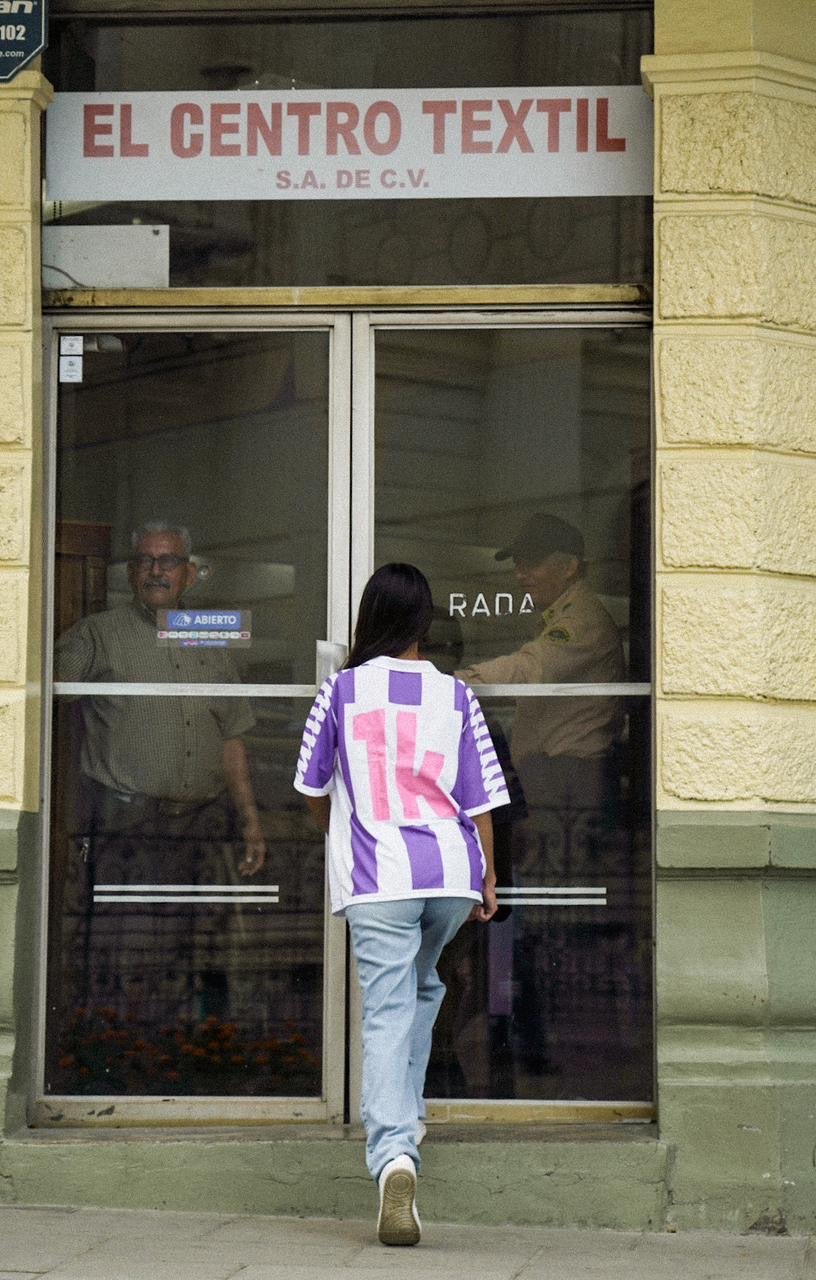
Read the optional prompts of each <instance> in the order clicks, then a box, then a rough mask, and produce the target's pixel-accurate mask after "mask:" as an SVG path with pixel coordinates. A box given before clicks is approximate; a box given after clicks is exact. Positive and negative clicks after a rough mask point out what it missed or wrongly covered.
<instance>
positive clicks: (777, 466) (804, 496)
mask: <svg viewBox="0 0 816 1280" xmlns="http://www.w3.org/2000/svg"><path fill="white" fill-rule="evenodd" d="M660 491H661V499H660V501H661V508H660V512H661V527H660V546H661V553H662V557H663V561H664V563H665V564H667V565H672V566H676V567H681V566H711V567H715V568H743V569H765V570H768V571H769V572H773V573H797V574H808V575H810V574H813V575H816V463H813V462H811V460H810V459H802V460H799V461H797V460H788V459H785V460H782V459H780V458H777V457H774V456H773V455H767V454H766V455H757V456H756V457H755V458H743V457H741V456H738V457H734V456H733V455H727V454H723V453H718V454H715V455H712V457H711V458H706V459H701V458H700V457H699V456H696V457H695V458H693V459H692V458H689V457H685V458H677V459H675V460H673V461H671V462H669V461H667V462H664V463H663V465H662V466H661V468H660Z"/></svg>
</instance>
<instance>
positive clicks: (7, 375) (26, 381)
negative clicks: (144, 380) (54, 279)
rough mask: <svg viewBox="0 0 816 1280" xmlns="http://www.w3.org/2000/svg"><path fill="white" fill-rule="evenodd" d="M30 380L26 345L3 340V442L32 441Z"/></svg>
mask: <svg viewBox="0 0 816 1280" xmlns="http://www.w3.org/2000/svg"><path fill="white" fill-rule="evenodd" d="M0 118H2V117H0ZM31 377H32V373H31V354H30V350H29V349H28V347H27V345H26V343H24V342H20V341H18V340H17V339H13V338H9V337H3V336H0V442H4V443H8V444H26V443H28V441H29V439H30V424H31V411H30V403H31V389H30V383H31Z"/></svg>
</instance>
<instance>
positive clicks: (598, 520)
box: [375, 328, 650, 683]
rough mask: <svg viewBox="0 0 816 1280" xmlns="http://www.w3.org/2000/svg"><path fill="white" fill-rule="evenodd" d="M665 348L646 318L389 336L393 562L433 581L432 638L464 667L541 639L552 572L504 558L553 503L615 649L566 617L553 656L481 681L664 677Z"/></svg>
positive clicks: (386, 407) (380, 487)
mask: <svg viewBox="0 0 816 1280" xmlns="http://www.w3.org/2000/svg"><path fill="white" fill-rule="evenodd" d="M649 342H650V335H649V333H648V331H647V330H645V329H637V328H629V329H614V330H609V329H541V328H539V329H532V328H531V329H494V330H487V331H477V330H464V329H426V330H413V331H410V332H406V331H396V330H395V331H382V330H381V331H378V333H377V336H376V389H375V412H376V448H377V457H376V485H377V489H376V552H375V555H376V560H377V563H378V564H381V563H384V562H385V561H388V560H408V561H411V562H413V563H415V564H417V565H419V566H420V568H422V570H423V571H424V572H425V574H426V575H427V576H428V578H429V580H430V582H431V586H432V588H433V593H434V599H435V602H436V604H437V609H438V615H439V616H438V619H437V624H436V626H435V627H434V631H433V633H432V636H431V643H432V645H433V644H438V645H441V646H443V647H447V649H448V652H449V654H450V655H451V657H452V658H453V659H454V665H455V666H456V667H459V668H471V667H473V665H474V664H478V663H482V662H486V661H488V660H495V659H496V658H499V657H501V656H503V655H508V654H512V653H514V652H515V651H516V650H518V649H519V648H521V646H522V645H524V644H525V643H526V642H528V641H531V640H535V639H536V638H537V637H538V636H540V634H541V632H542V616H541V615H542V610H543V611H546V610H547V608H548V607H549V605H550V604H551V603H552V599H551V598H550V597H551V590H550V586H549V584H546V583H545V584H541V583H538V585H536V581H535V575H534V576H533V580H531V579H530V577H529V574H525V573H524V572H523V571H522V570H521V569H519V567H518V565H517V563H516V561H515V560H514V558H513V556H512V555H509V554H508V555H506V556H505V557H504V558H502V559H497V558H496V556H497V553H502V552H507V551H509V550H510V549H511V548H512V546H513V545H515V543H516V541H517V540H518V538H519V537H521V536H522V535H523V533H524V531H525V530H526V529H527V526H528V522H529V521H530V520H531V519H532V520H535V519H536V518H538V517H539V516H542V515H547V516H552V517H556V518H557V519H559V520H564V521H566V522H567V523H568V525H569V526H570V527H571V528H572V530H573V532H574V534H575V535H576V536H577V537H580V539H581V540H582V542H583V553H582V555H581V560H582V564H583V571H582V585H581V589H580V593H581V603H580V605H575V606H574V607H573V616H574V614H575V612H578V613H580V615H581V623H580V629H581V630H586V629H587V628H590V629H592V628H596V629H597V631H598V634H599V637H600V641H601V643H600V645H599V647H597V648H596V647H595V646H594V644H590V645H589V647H588V648H586V647H580V646H575V645H573V643H572V640H573V636H572V630H574V629H575V628H572V629H571V626H570V620H569V618H567V617H565V618H563V619H561V622H560V624H559V626H558V627H557V628H555V629H556V630H558V631H559V632H560V633H561V634H560V636H557V637H556V638H555V640H554V642H553V643H552V644H551V645H550V646H549V647H548V649H547V652H546V653H545V652H544V651H540V652H537V653H536V654H535V655H534V657H533V659H532V661H531V662H530V663H529V664H528V665H527V666H526V667H525V666H522V668H520V669H519V668H517V667H514V666H513V665H512V664H510V665H505V666H504V667H503V668H501V667H499V668H488V669H486V671H485V672H484V673H483V674H482V676H481V679H482V680H483V681H489V680H492V681H494V682H496V683H508V682H509V683H513V682H514V681H521V682H523V683H529V682H530V681H531V680H533V679H535V680H536V681H538V682H541V683H549V682H562V681H569V682H574V681H576V680H579V681H607V682H608V681H616V680H618V681H619V680H623V679H628V680H644V679H646V680H647V679H648V678H649V586H648V584H649V546H650V543H649V510H650V507H649V477H650V470H649V468H650V463H649V434H650V390H649ZM542 591H543V596H542ZM542 601H544V602H543V603H542ZM550 629H551V630H552V629H553V628H552V627H551V628H550ZM565 637H567V638H565ZM559 640H560V647H557V646H558V641H559ZM579 647H580V653H578V648H579ZM573 655H574V656H575V658H576V660H575V661H572V660H571V659H572V657H573ZM520 671H523V674H521V673H520Z"/></svg>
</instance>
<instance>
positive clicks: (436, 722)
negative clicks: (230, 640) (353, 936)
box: [294, 658, 508, 912]
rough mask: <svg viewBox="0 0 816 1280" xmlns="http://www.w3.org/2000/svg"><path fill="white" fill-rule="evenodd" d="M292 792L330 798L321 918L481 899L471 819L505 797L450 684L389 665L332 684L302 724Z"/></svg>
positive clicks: (479, 729)
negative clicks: (421, 901) (328, 897)
mask: <svg viewBox="0 0 816 1280" xmlns="http://www.w3.org/2000/svg"><path fill="white" fill-rule="evenodd" d="M294 785H295V787H296V788H297V789H298V790H299V791H302V792H303V793H304V794H306V795H329V794H331V797H332V812H331V824H330V830H329V879H330V885H331V890H332V907H333V910H335V911H341V912H342V911H343V910H344V909H345V907H346V906H348V905H349V903H350V902H353V901H359V900H360V899H361V898H362V897H365V898H366V899H367V900H374V899H381V900H387V899H394V898H403V897H411V896H419V895H422V896H429V895H431V894H436V895H448V896H462V895H463V896H467V897H473V898H475V899H478V898H480V897H481V883H482V878H483V874H484V859H483V855H482V851H481V847H480V845H479V839H478V835H477V833H476V830H475V826H474V823H473V821H472V818H473V816H474V815H476V814H479V813H483V812H485V811H487V810H488V809H492V808H495V807H497V806H498V805H502V804H507V803H508V795H507V788H506V784H505V780H504V775H503V774H502V771H501V767H500V765H499V762H498V760H497V758H496V753H495V750H494V748H493V743H492V741H491V738H490V734H489V732H488V729H487V726H486V724H485V721H484V716H483V715H482V711H481V708H480V707H479V704H478V702H477V701H476V698H475V697H474V696H473V693H472V692H471V690H470V689H468V688H467V686H466V685H464V684H463V683H462V681H460V680H455V679H454V678H453V677H451V676H446V675H442V673H441V672H439V671H437V670H436V668H435V667H434V666H433V665H432V664H431V663H430V662H409V661H404V660H401V659H398V658H375V659H374V660H373V661H371V662H367V663H364V664H363V665H362V666H360V667H355V668H353V669H351V670H347V671H341V672H339V674H338V675H336V676H332V677H331V678H330V679H329V680H327V681H326V683H325V684H324V685H323V686H322V687H321V689H320V692H319V693H318V695H317V698H316V700H315V703H314V705H313V707H312V709H311V712H310V713H309V717H308V719H307V721H306V727H305V729H304V733H303V742H302V745H301V751H300V758H299V760H298V766H297V773H296V777H295V784H294Z"/></svg>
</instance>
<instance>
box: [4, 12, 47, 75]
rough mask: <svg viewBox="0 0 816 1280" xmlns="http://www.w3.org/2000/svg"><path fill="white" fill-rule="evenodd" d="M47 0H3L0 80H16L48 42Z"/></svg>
mask: <svg viewBox="0 0 816 1280" xmlns="http://www.w3.org/2000/svg"><path fill="white" fill-rule="evenodd" d="M46 19H47V15H46V0H0V81H4V80H13V79H14V77H15V76H16V75H17V72H18V71H22V69H23V67H27V66H28V64H29V62H32V61H33V60H34V58H36V56H37V54H38V53H41V52H42V50H43V49H44V48H45V46H46V45H47V44H48V37H47V34H46V33H47V31H48V23H47V20H46Z"/></svg>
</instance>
